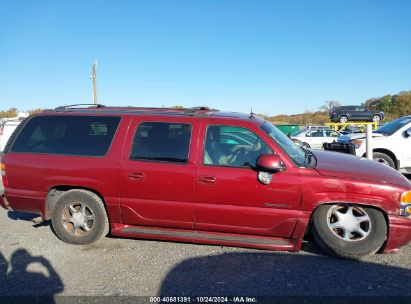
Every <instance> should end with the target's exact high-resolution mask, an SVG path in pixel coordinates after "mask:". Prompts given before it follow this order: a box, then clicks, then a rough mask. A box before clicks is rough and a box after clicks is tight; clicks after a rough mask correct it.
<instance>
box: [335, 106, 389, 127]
mask: <svg viewBox="0 0 411 304" xmlns="http://www.w3.org/2000/svg"><path fill="white" fill-rule="evenodd" d="M330 119H331V121H332V122H342V123H344V122H348V121H373V122H379V121H380V120H383V119H384V112H377V111H371V110H367V109H366V108H364V107H360V106H341V107H336V108H333V109H332V110H331V111H330Z"/></svg>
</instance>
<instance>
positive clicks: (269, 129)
mask: <svg viewBox="0 0 411 304" xmlns="http://www.w3.org/2000/svg"><path fill="white" fill-rule="evenodd" d="M261 129H263V131H264V132H265V133H267V134H268V135H269V136H270V137H271V138H272V139H273V140H274V141H275V142H276V143H277V144H278V145H279V146H280V147H281V149H283V150H284V151H285V152H286V153H287V154H288V155H289V156H290V157H291V158H292V159H293V161H294V162H295V163H296V164H297V165H298V166H305V165H306V160H307V155H306V152H304V151H303V150H302V149H301V148H299V147H298V146H297V145H296V144H295V143H294V142H293V141H292V140H291V139H289V138H288V137H287V136H286V135H285V134H284V133H283V132H281V131H280V130H279V129H277V128H276V127H275V126H273V125H272V124H271V123H269V122H264V123H263V124H262V125H261Z"/></svg>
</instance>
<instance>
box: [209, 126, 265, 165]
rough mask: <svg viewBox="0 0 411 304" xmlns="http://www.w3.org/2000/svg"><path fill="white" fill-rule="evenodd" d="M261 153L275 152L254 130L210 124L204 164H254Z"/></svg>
mask: <svg viewBox="0 0 411 304" xmlns="http://www.w3.org/2000/svg"><path fill="white" fill-rule="evenodd" d="M261 154H273V151H272V150H271V149H270V148H269V147H268V145H267V144H266V143H265V142H264V141H263V140H262V139H261V138H260V137H258V136H257V135H256V134H255V133H254V132H251V131H250V130H248V129H244V128H239V127H231V126H209V127H208V128H207V134H206V140H205V145H204V156H203V164H204V165H216V166H225V167H244V166H250V165H252V166H254V165H255V163H256V161H257V158H258V156H260V155H261Z"/></svg>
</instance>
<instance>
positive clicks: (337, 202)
mask: <svg viewBox="0 0 411 304" xmlns="http://www.w3.org/2000/svg"><path fill="white" fill-rule="evenodd" d="M335 204H347V205H358V206H361V207H367V208H372V209H375V210H378V211H380V212H381V213H382V215H383V216H384V219H385V224H386V225H387V238H386V240H385V242H384V244H383V245H382V246H381V248H380V250H379V251H378V252H382V251H383V250H384V248H385V245H386V243H387V240H388V236H389V234H390V221H389V217H388V213H387V211H386V210H384V209H383V208H381V207H380V206H374V205H368V204H364V203H358V202H339V201H329V202H321V203H319V204H317V205H316V206H315V208H314V209H313V211H312V212H311V214H310V218H309V220H308V223H307V227H306V230H305V234H304V238H306V237H307V236H310V235H311V233H312V232H311V229H312V225H313V216H314V214H315V212H316V211H317V209H318V208H319V207H320V206H324V205H335Z"/></svg>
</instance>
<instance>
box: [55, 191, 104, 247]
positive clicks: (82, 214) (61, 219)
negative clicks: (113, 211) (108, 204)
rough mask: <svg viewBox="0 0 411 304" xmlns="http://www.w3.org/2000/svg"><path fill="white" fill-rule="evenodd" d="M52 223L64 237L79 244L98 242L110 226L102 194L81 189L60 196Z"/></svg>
mask: <svg viewBox="0 0 411 304" xmlns="http://www.w3.org/2000/svg"><path fill="white" fill-rule="evenodd" d="M51 223H52V226H53V230H54V232H55V233H56V235H57V236H58V237H59V238H60V239H61V240H62V241H64V242H66V243H70V244H76V245H85V244H91V243H94V242H95V241H97V240H98V239H99V238H100V237H101V236H102V235H106V234H107V233H108V229H109V223H108V218H107V214H106V210H105V208H104V204H103V202H102V200H101V199H100V197H99V196H98V195H96V194H94V193H92V192H90V191H86V190H81V189H74V190H69V191H67V192H65V193H64V194H63V195H62V196H61V197H60V198H59V199H58V201H57V203H56V206H55V208H54V210H53V212H52V215H51Z"/></svg>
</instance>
